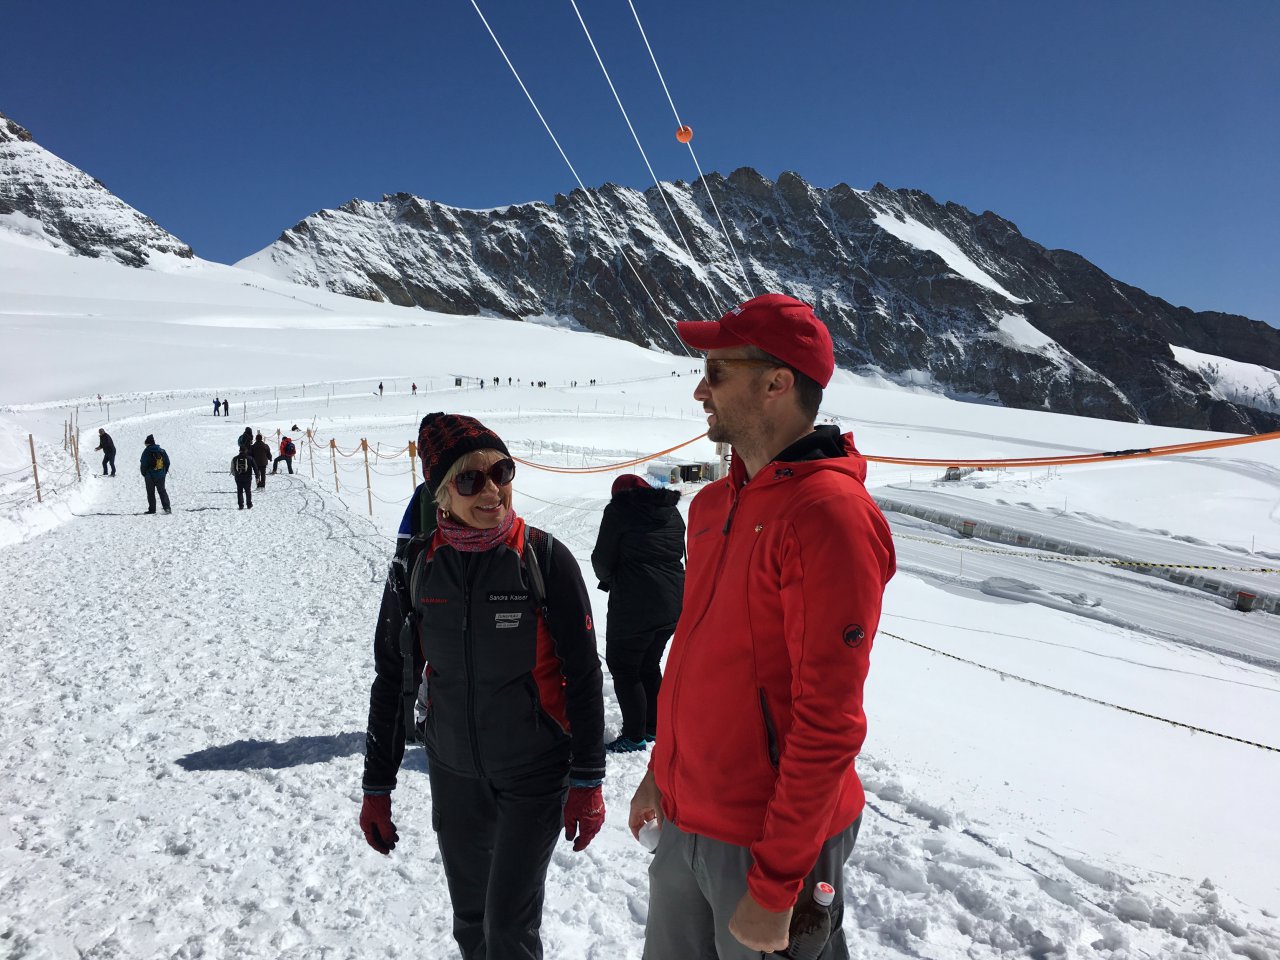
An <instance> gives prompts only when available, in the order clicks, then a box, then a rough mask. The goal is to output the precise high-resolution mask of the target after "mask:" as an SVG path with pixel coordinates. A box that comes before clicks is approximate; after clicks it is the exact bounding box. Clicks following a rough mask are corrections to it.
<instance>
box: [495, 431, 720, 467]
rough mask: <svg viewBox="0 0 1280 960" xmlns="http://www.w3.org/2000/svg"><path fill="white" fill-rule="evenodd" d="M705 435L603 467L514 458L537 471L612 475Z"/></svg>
mask: <svg viewBox="0 0 1280 960" xmlns="http://www.w3.org/2000/svg"><path fill="white" fill-rule="evenodd" d="M705 436H706V434H705V433H700V434H698V435H697V436H696V437H693V438H691V439H689V440H686V441H684V443H677V444H676V445H675V446H674V447H667V449H665V450H659V451H658V452H657V453H651V454H649V455H648V456H646V457H638V458H636V459H635V460H624V461H622V462H620V463H611V464H609V465H607V466H603V467H551V466H547V465H546V464H543V463H534V462H533V461H532V460H524V459H522V458H520V457H512V458H511V459H512V460H514V461H515V462H516V463H522V464H524V465H525V466H526V467H533V468H534V469H535V470H546V471H547V472H548V473H577V474H587V473H611V472H613V471H614V470H625V469H627V468H628V467H638V466H639V465H640V464H642V463H648V462H649V461H650V460H656V459H657V458H658V457H662V456H666V455H667V454H668V453H671V452H672V451H673V450H679V449H680V448H681V447H687V446H689V444H691V443H696V442H697V441H699V440H701V439H702V438H703V437H705Z"/></svg>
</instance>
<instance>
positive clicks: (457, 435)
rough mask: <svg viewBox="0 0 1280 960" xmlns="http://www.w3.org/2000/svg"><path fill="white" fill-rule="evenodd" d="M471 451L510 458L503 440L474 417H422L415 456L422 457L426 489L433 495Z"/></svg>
mask: <svg viewBox="0 0 1280 960" xmlns="http://www.w3.org/2000/svg"><path fill="white" fill-rule="evenodd" d="M474 450H501V451H502V452H503V453H504V454H505V455H506V456H508V457H509V456H511V451H509V450H508V449H507V445H506V444H505V443H503V442H502V438H501V437H500V436H498V435H497V434H496V433H494V432H493V431H492V430H490V429H489V428H488V427H486V426H485V425H484V424H483V423H481V422H480V421H479V420H477V419H476V418H475V417H468V416H464V415H463V414H461V413H428V414H427V415H426V416H425V417H423V418H422V424H421V425H420V426H419V427H418V456H420V457H421V458H422V473H423V475H424V476H425V477H426V478H427V489H428V490H430V491H431V493H432V495H433V496H434V495H435V492H436V490H438V489H439V488H440V481H442V480H443V479H444V475H445V474H446V473H448V472H449V468H450V467H451V466H453V464H454V461H456V460H457V459H458V458H459V457H464V456H466V455H467V454H468V453H471V452H472V451H474Z"/></svg>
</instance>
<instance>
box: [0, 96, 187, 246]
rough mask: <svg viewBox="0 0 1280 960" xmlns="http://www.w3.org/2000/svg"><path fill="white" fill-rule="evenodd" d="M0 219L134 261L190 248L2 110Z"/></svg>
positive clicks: (40, 238) (27, 232)
mask: <svg viewBox="0 0 1280 960" xmlns="http://www.w3.org/2000/svg"><path fill="white" fill-rule="evenodd" d="M0 225H3V226H4V227H6V228H7V229H8V231H9V232H11V233H16V234H20V235H22V236H23V237H25V238H27V239H28V240H30V241H31V242H34V243H37V244H39V245H48V246H52V247H55V248H58V249H62V250H64V251H69V252H74V253H77V254H82V255H84V256H86V257H111V258H114V259H116V260H119V261H120V262H121V263H124V264H127V265H129V266H131V267H141V266H144V265H145V264H146V263H147V262H148V261H149V260H150V258H151V256H152V255H153V254H156V253H164V254H173V255H175V256H179V257H186V258H189V257H192V256H194V254H193V253H192V251H191V248H190V247H189V246H187V245H186V244H185V243H183V242H182V241H181V240H179V239H178V238H177V237H175V236H173V234H171V233H168V232H167V231H165V230H164V229H163V228H161V227H160V225H159V224H157V223H156V222H155V221H154V220H152V219H151V218H150V217H148V216H145V215H144V214H142V213H139V212H138V211H137V210H135V209H134V208H133V207H131V206H129V205H128V204H127V203H125V202H124V201H123V200H121V199H120V198H119V197H117V196H115V194H113V193H112V192H111V191H110V190H108V189H107V188H106V187H105V186H103V184H102V183H101V182H100V181H98V180H95V179H94V178H93V177H91V176H89V174H87V173H85V172H84V171H83V170H81V169H80V168H79V167H76V166H73V165H72V164H70V163H67V161H65V160H63V159H62V158H61V157H57V156H54V155H53V154H52V153H50V152H49V151H48V150H46V149H44V147H42V146H40V145H39V144H38V143H36V142H35V141H34V140H33V139H32V137H31V134H30V133H29V132H28V131H27V130H26V129H25V128H24V127H22V126H19V125H18V124H17V123H15V122H14V121H13V120H10V119H9V118H8V117H6V116H5V115H4V114H2V113H0Z"/></svg>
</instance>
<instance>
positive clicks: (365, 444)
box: [360, 437, 373, 517]
mask: <svg viewBox="0 0 1280 960" xmlns="http://www.w3.org/2000/svg"><path fill="white" fill-rule="evenodd" d="M360 449H361V450H363V451H364V489H365V493H367V494H368V495H369V516H371V517H372V516H373V480H372V479H371V478H370V477H369V441H368V440H366V439H365V438H364V437H361V438H360Z"/></svg>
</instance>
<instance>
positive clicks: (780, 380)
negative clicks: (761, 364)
mask: <svg viewBox="0 0 1280 960" xmlns="http://www.w3.org/2000/svg"><path fill="white" fill-rule="evenodd" d="M795 388H796V375H795V373H793V372H792V371H791V370H790V369H789V368H787V367H775V368H774V369H772V370H770V371H769V379H768V380H767V381H765V394H766V396H767V399H780V398H781V397H784V396H786V394H788V393H789V392H791V391H792V390H794V389H795Z"/></svg>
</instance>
